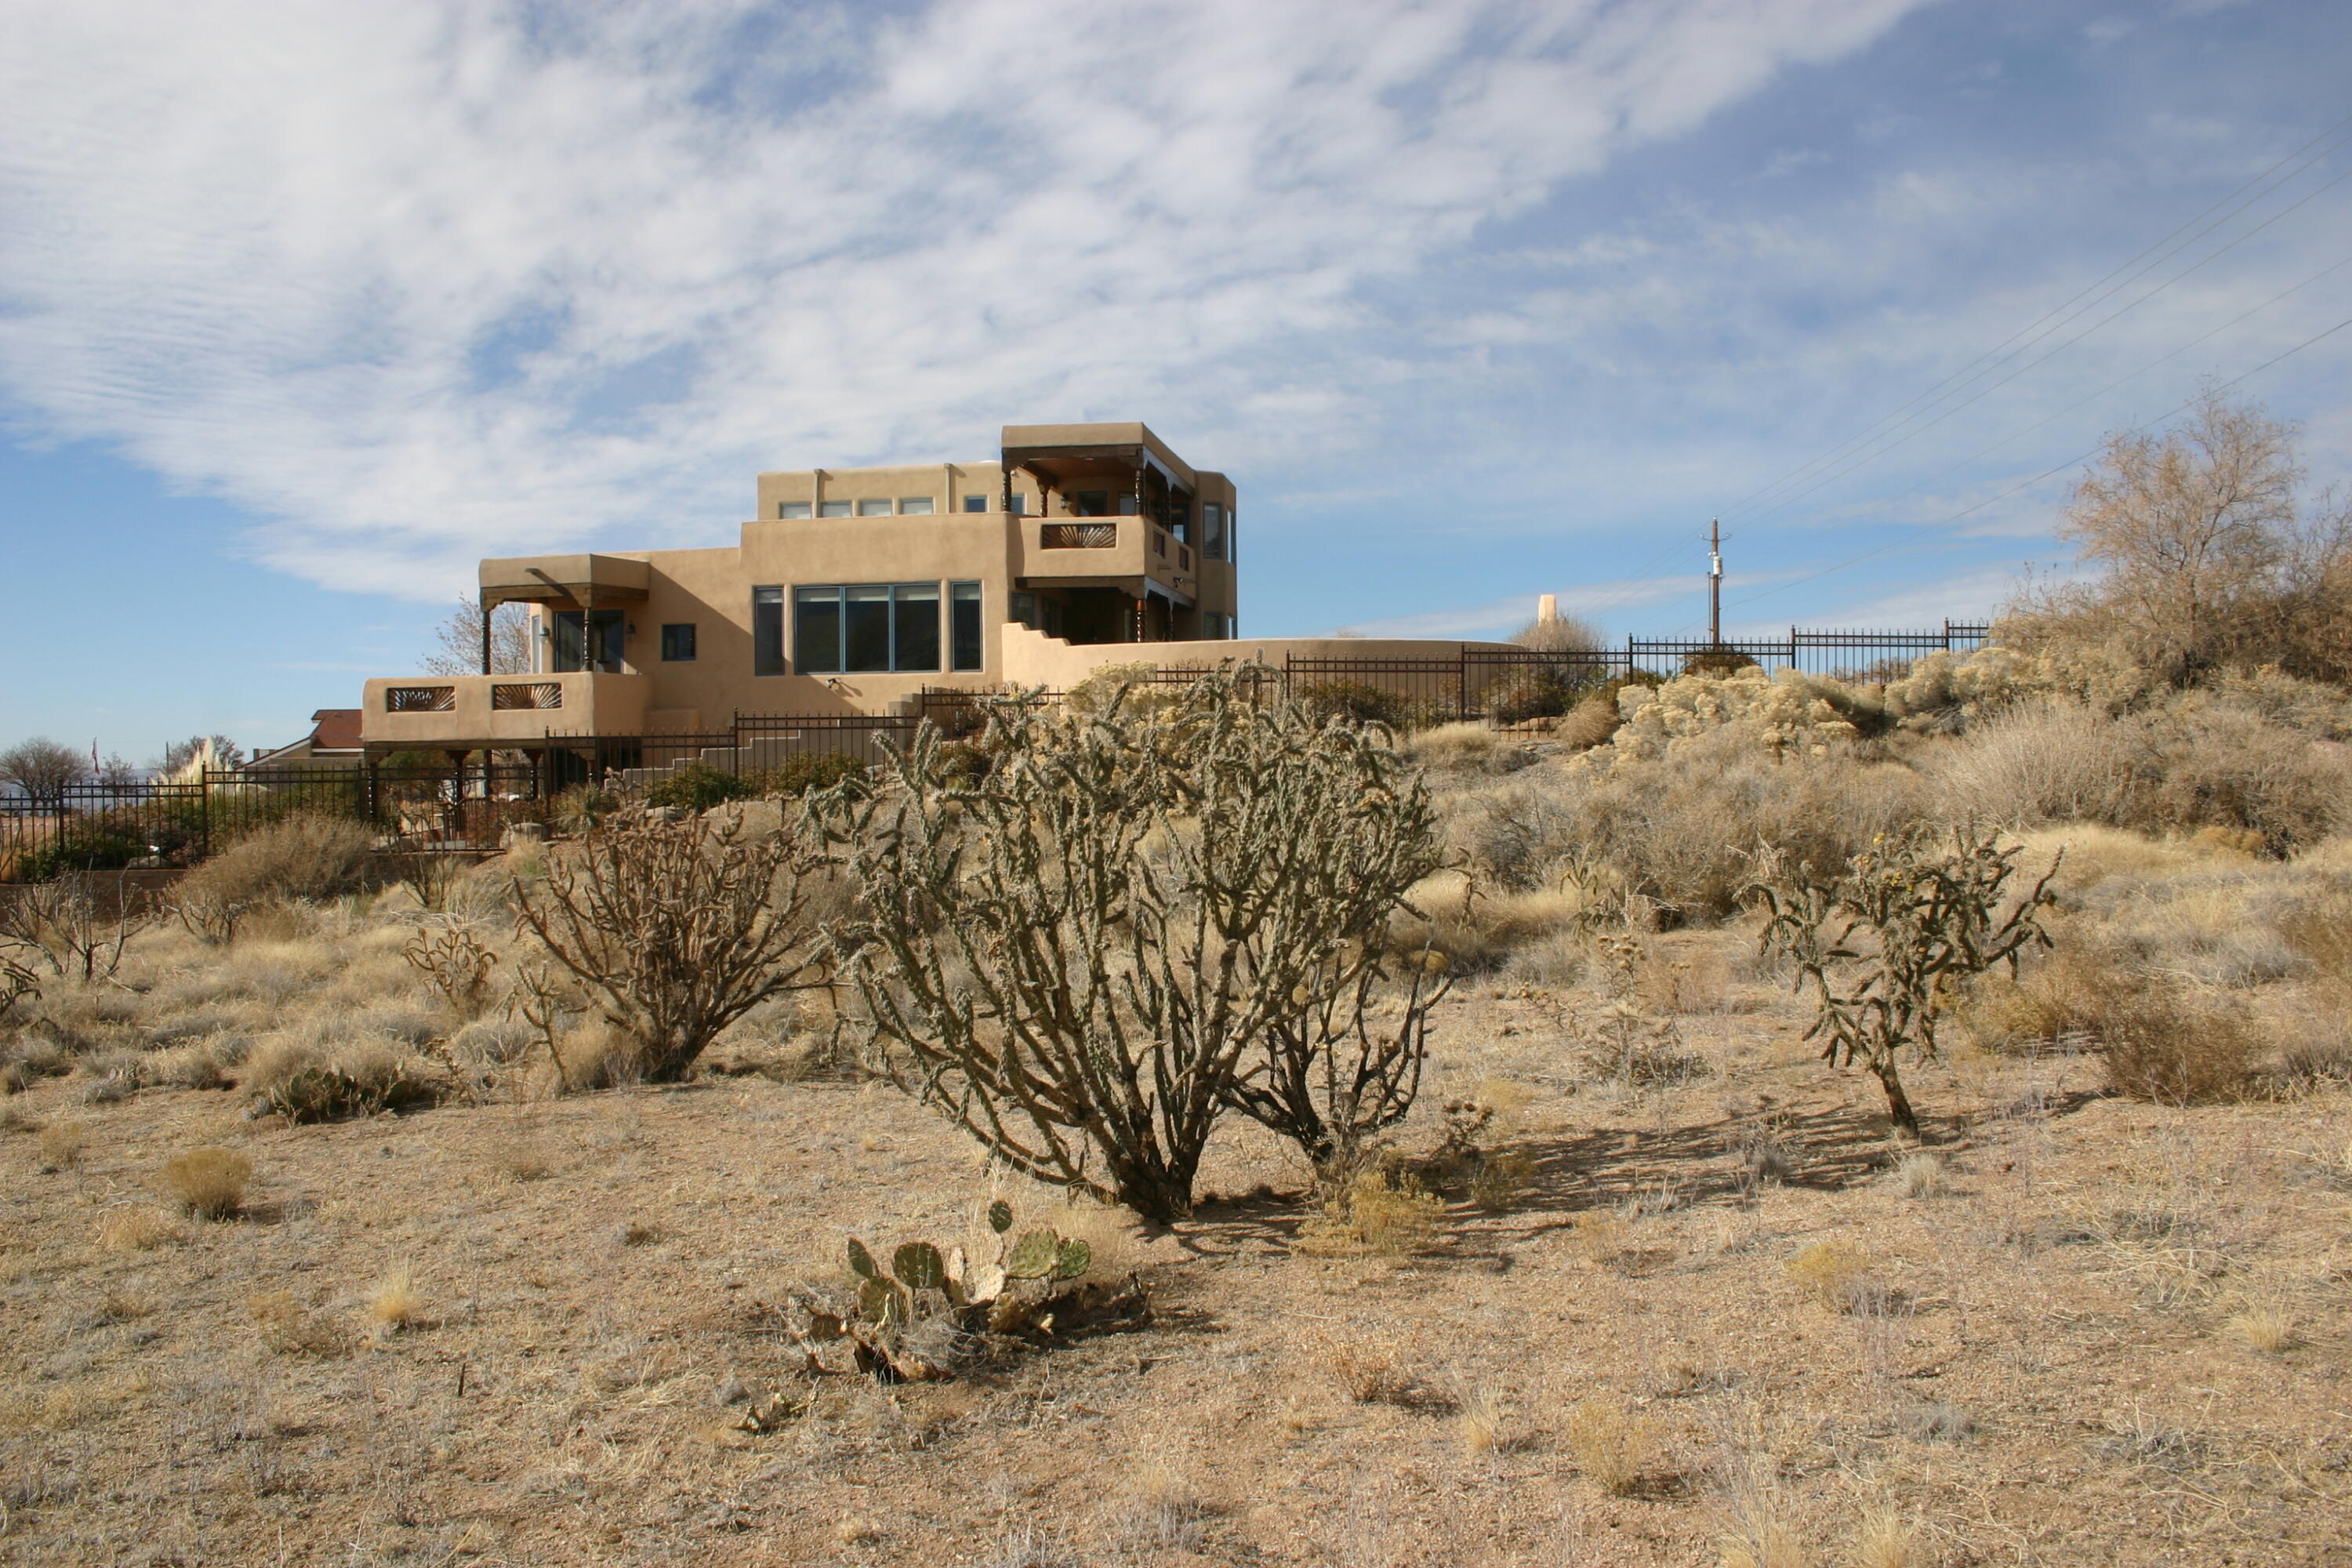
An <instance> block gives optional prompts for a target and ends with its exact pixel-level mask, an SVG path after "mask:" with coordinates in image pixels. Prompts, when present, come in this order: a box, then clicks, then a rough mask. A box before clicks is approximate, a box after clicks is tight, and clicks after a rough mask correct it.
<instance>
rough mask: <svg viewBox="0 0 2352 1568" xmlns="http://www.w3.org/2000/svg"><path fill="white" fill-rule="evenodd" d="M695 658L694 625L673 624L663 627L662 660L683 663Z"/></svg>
mask: <svg viewBox="0 0 2352 1568" xmlns="http://www.w3.org/2000/svg"><path fill="white" fill-rule="evenodd" d="M693 657H694V623H693V622H692V621H679V622H673V623H671V624H669V625H667V626H663V627H662V658H666V659H668V660H669V661H671V662H672V663H683V662H685V661H686V660H688V659H691V658H693Z"/></svg>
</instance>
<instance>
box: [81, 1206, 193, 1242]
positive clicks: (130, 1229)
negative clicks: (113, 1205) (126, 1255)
mask: <svg viewBox="0 0 2352 1568" xmlns="http://www.w3.org/2000/svg"><path fill="white" fill-rule="evenodd" d="M178 1239H180V1227H179V1226H177V1225H174V1224H173V1222H172V1221H171V1220H170V1219H169V1218H168V1217H166V1216H165V1215H161V1214H158V1213H156V1212H155V1211H154V1210H153V1209H152V1208H118V1209H110V1210H109V1211H108V1212H107V1215H106V1217H105V1218H104V1219H102V1220H100V1221H99V1225H98V1244H99V1245H100V1247H105V1248H106V1250H107V1251H109V1252H152V1251H153V1250H154V1249H155V1248H157V1247H161V1246H163V1244H164V1243H165V1242H168V1241H177V1240H178Z"/></svg>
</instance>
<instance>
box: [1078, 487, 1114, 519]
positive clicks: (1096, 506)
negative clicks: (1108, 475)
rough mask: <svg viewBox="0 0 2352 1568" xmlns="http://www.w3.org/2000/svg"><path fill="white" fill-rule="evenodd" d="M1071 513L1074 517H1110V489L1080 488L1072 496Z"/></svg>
mask: <svg viewBox="0 0 2352 1568" xmlns="http://www.w3.org/2000/svg"><path fill="white" fill-rule="evenodd" d="M1070 514H1071V515H1072V516H1074V517H1108V516H1109V515H1110V492H1109V491H1108V490H1080V491H1079V492H1078V493H1077V494H1076V495H1074V496H1072V497H1071V498H1070Z"/></svg>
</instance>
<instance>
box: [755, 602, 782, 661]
mask: <svg viewBox="0 0 2352 1568" xmlns="http://www.w3.org/2000/svg"><path fill="white" fill-rule="evenodd" d="M783 672H784V591H783V590H782V588H754V589H752V590H751V673H752V674H754V675H782V674H783Z"/></svg>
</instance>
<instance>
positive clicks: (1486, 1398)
mask: <svg viewBox="0 0 2352 1568" xmlns="http://www.w3.org/2000/svg"><path fill="white" fill-rule="evenodd" d="M1506 1421H1507V1416H1506V1415H1505V1412H1504V1409H1503V1402H1502V1400H1501V1398H1500V1396H1498V1395H1497V1394H1496V1393H1495V1391H1494V1390H1493V1389H1491V1388H1486V1387H1480V1388H1475V1389H1473V1390H1471V1391H1470V1393H1469V1394H1467V1395H1465V1397H1464V1398H1463V1400H1462V1404H1461V1408H1460V1409H1459V1410H1457V1411H1456V1412H1455V1413H1454V1435H1455V1436H1458V1437H1459V1438H1460V1439H1461V1441H1462V1452H1463V1454H1464V1456H1465V1458H1473V1459H1482V1458H1486V1457H1487V1456H1488V1455H1490V1454H1496V1453H1499V1452H1501V1451H1502V1450H1503V1449H1504V1448H1506V1447H1508V1446H1509V1445H1508V1443H1507V1441H1506V1439H1505V1425H1506Z"/></svg>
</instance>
